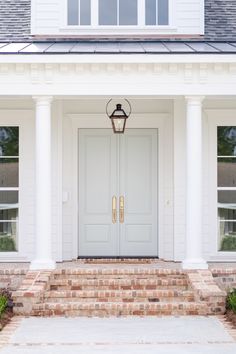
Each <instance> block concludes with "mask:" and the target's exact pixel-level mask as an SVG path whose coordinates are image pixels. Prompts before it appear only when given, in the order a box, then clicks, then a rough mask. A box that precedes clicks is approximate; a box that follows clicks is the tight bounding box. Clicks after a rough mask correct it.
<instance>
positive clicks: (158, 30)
mask: <svg viewBox="0 0 236 354" xmlns="http://www.w3.org/2000/svg"><path fill="white" fill-rule="evenodd" d="M175 3H176V1H174V0H169V24H168V25H156V26H146V25H145V15H144V14H145V11H144V9H145V0H138V25H135V26H100V25H98V0H91V25H89V26H80V25H76V26H73V25H68V23H67V16H68V14H67V0H64V1H62V2H61V27H60V32H64V33H66V34H67V35H68V34H72V35H76V34H77V35H91V34H96V35H111V36H112V35H126V34H130V35H135V34H145V35H154V34H172V33H173V34H175V33H176V32H177V27H176V26H175V18H174V14H175ZM142 14H143V15H142Z"/></svg>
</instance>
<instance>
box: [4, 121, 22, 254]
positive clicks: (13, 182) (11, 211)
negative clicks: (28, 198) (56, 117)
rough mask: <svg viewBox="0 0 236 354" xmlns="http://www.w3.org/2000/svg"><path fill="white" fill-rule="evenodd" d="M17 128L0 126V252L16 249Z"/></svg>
mask: <svg viewBox="0 0 236 354" xmlns="http://www.w3.org/2000/svg"><path fill="white" fill-rule="evenodd" d="M18 193H19V128H18V127H0V252H14V251H16V250H17V236H18Z"/></svg>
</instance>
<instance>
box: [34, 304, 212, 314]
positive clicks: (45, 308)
mask: <svg viewBox="0 0 236 354" xmlns="http://www.w3.org/2000/svg"><path fill="white" fill-rule="evenodd" d="M206 311H207V307H206V305H205V304H198V303H168V304H163V303H162V304H161V303H158V304H157V303H86V302H85V303H82V302H80V303H67V304H58V303H44V304H41V305H35V307H34V315H36V316H70V317H74V316H86V317H93V316H96V317H111V316H161V315H166V316H169V315H179V316H184V315H204V314H205V313H206Z"/></svg>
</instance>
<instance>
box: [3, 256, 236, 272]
mask: <svg viewBox="0 0 236 354" xmlns="http://www.w3.org/2000/svg"><path fill="white" fill-rule="evenodd" d="M208 265H209V269H210V270H232V269H233V270H236V262H208ZM29 267H30V263H22V262H17V263H16V262H14V263H12V262H2V263H0V271H1V270H2V271H3V270H4V271H5V270H6V271H7V270H9V271H12V270H25V271H26V270H28V269H29ZM91 267H92V268H93V267H94V268H122V267H124V268H126V267H128V268H129V267H132V268H133V267H135V268H151V269H181V262H171V261H163V260H159V259H147V260H141V261H138V260H135V259H134V260H127V261H124V260H122V261H119V260H115V259H114V260H112V259H109V260H107V259H105V260H101V259H98V260H92V261H91V259H89V260H82V259H80V260H73V261H65V262H58V263H57V264H56V268H57V269H70V268H73V269H74V268H91Z"/></svg>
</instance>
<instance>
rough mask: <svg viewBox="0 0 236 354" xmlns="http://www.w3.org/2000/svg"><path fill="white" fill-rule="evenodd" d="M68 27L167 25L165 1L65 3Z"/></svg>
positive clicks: (72, 0)
mask: <svg viewBox="0 0 236 354" xmlns="http://www.w3.org/2000/svg"><path fill="white" fill-rule="evenodd" d="M67 25H68V26H91V27H98V26H99V27H102V26H103V27H106V26H137V27H142V28H143V27H145V26H168V25H169V0H67Z"/></svg>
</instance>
